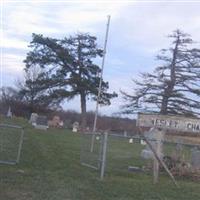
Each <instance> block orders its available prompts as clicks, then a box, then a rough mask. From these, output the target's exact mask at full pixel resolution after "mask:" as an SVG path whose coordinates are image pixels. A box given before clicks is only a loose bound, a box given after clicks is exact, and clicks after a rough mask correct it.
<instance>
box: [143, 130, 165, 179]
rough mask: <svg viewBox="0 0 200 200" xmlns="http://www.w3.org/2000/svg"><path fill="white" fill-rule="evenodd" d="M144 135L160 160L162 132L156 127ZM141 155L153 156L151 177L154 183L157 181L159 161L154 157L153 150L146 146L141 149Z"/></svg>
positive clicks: (161, 155)
mask: <svg viewBox="0 0 200 200" xmlns="http://www.w3.org/2000/svg"><path fill="white" fill-rule="evenodd" d="M144 135H145V138H146V139H147V140H148V142H149V143H150V146H151V148H152V149H153V150H154V151H155V153H156V155H157V157H159V159H160V160H162V158H163V139H164V132H163V131H160V130H158V129H156V128H151V129H150V131H149V132H146V133H145V134H144ZM148 147H149V145H148ZM149 148H150V147H149ZM145 151H147V152H145ZM145 153H146V154H145ZM141 156H143V157H144V158H145V156H146V157H147V156H149V157H150V158H153V177H154V183H157V182H158V175H159V162H158V160H157V158H156V157H155V155H154V153H153V151H152V150H150V149H149V150H148V149H147V147H146V149H145V150H143V151H142V153H141Z"/></svg>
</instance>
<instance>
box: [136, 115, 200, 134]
mask: <svg viewBox="0 0 200 200" xmlns="http://www.w3.org/2000/svg"><path fill="white" fill-rule="evenodd" d="M137 125H138V126H140V127H156V128H162V129H168V130H175V131H181V132H193V133H200V119H198V118H186V117H181V116H170V115H159V114H144V113H139V114H138V120H137Z"/></svg>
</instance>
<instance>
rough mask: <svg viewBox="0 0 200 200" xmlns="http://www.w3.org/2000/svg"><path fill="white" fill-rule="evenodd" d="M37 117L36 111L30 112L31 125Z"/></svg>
mask: <svg viewBox="0 0 200 200" xmlns="http://www.w3.org/2000/svg"><path fill="white" fill-rule="evenodd" d="M37 117H38V114H37V113H31V117H30V120H29V123H30V124H32V126H36V121H37Z"/></svg>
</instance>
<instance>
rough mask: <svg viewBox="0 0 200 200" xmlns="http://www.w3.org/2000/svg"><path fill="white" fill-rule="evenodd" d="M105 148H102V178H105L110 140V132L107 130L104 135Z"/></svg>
mask: <svg viewBox="0 0 200 200" xmlns="http://www.w3.org/2000/svg"><path fill="white" fill-rule="evenodd" d="M103 136H104V137H103V149H102V160H101V175H100V179H101V180H103V177H104V173H105V167H106V152H107V141H108V132H105V133H104V135H103Z"/></svg>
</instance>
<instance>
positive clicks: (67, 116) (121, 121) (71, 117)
mask: <svg viewBox="0 0 200 200" xmlns="http://www.w3.org/2000/svg"><path fill="white" fill-rule="evenodd" d="M9 106H10V107H11V111H12V113H13V115H15V116H17V117H24V118H26V119H29V118H30V115H31V112H32V111H31V110H32V109H31V108H30V105H29V104H26V103H24V102H20V101H15V100H10V101H7V102H5V101H0V113H1V114H3V115H6V114H7V111H8V108H9ZM34 112H36V113H38V114H39V115H46V116H47V118H48V119H49V120H50V119H52V118H53V116H55V115H57V116H59V117H60V118H61V119H62V120H63V121H64V125H65V127H67V128H72V124H73V123H74V122H75V121H77V122H79V123H80V122H81V114H80V113H78V112H76V111H73V110H67V111H65V110H61V109H60V110H55V109H47V108H43V107H40V106H37V107H36V108H35V109H34ZM93 123H94V112H87V127H88V128H89V129H90V130H92V128H93ZM135 126H136V121H135V120H132V119H129V118H121V117H110V116H105V115H100V116H99V117H98V122H97V130H109V131H114V132H118V133H124V132H125V131H126V132H127V133H128V134H132V133H134V132H135V131H136V128H135Z"/></svg>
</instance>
